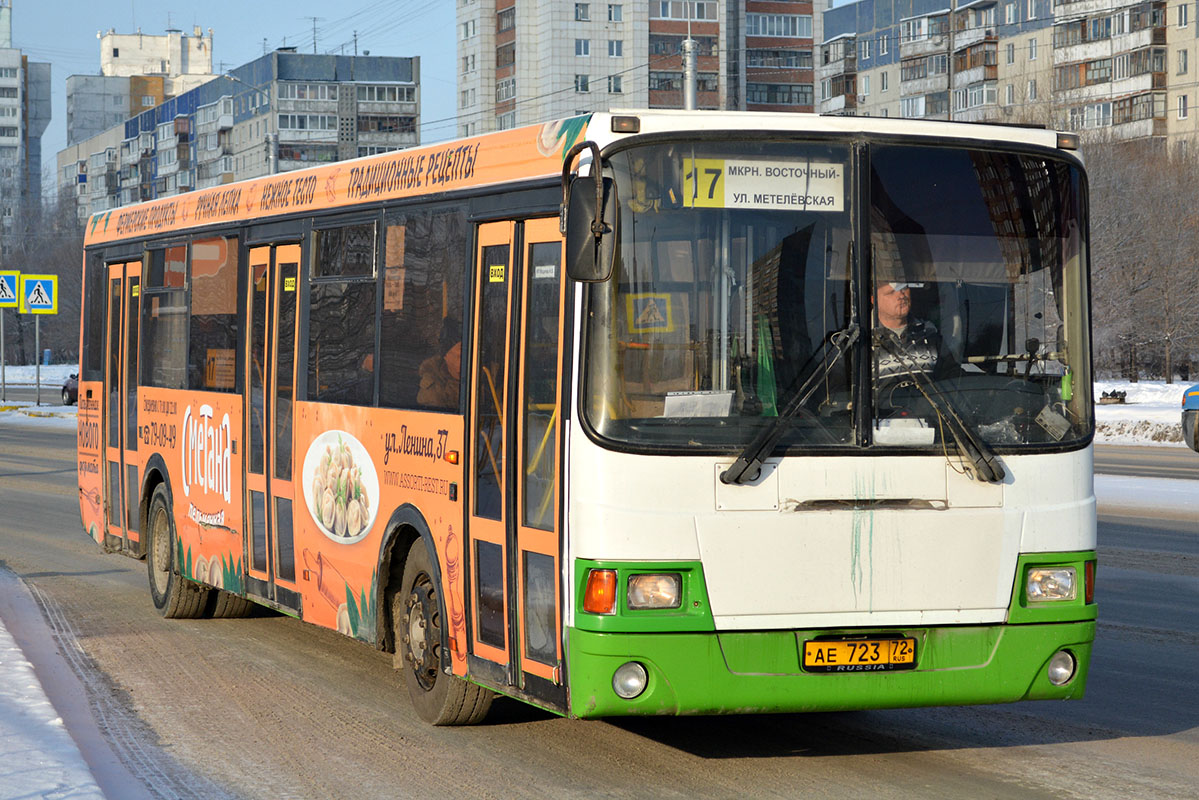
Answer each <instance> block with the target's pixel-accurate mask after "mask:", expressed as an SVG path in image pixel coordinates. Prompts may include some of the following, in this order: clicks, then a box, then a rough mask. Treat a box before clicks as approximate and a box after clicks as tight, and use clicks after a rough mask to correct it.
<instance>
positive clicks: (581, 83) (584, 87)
mask: <svg viewBox="0 0 1199 800" xmlns="http://www.w3.org/2000/svg"><path fill="white" fill-rule="evenodd" d="M575 91H576V92H590V91H591V78H590V77H589V76H587V75H575Z"/></svg>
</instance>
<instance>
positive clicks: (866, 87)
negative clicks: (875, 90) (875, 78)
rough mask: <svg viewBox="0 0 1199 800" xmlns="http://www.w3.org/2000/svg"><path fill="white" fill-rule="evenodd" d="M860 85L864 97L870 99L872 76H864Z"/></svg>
mask: <svg viewBox="0 0 1199 800" xmlns="http://www.w3.org/2000/svg"><path fill="white" fill-rule="evenodd" d="M858 84H859V85H860V86H861V87H862V97H869V96H870V76H869V75H863V76H862V80H861V81H859V82H858Z"/></svg>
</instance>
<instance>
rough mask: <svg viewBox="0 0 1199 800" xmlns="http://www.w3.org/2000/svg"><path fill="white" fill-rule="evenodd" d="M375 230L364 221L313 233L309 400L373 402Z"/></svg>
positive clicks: (309, 318)
mask: <svg viewBox="0 0 1199 800" xmlns="http://www.w3.org/2000/svg"><path fill="white" fill-rule="evenodd" d="M375 229H376V224H375V223H374V222H366V223H360V224H353V225H343V226H341V227H338V228H327V229H321V230H316V231H313V234H312V271H311V276H312V282H311V286H310V289H309V298H308V300H309V306H308V399H309V400H319V401H322V402H327V403H346V404H352V405H372V404H373V403H374V398H375V314H376V309H375V306H376V296H377V294H378V286H377V281H376V278H375Z"/></svg>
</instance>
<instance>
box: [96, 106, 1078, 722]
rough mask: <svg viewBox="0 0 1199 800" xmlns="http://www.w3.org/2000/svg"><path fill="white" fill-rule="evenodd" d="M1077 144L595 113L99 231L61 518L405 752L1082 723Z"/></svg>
mask: <svg viewBox="0 0 1199 800" xmlns="http://www.w3.org/2000/svg"><path fill="white" fill-rule="evenodd" d="M1077 148H1078V141H1077V138H1076V137H1075V136H1074V135H1071V134H1063V133H1058V132H1054V131H1048V130H1041V129H1034V128H1024V127H1014V126H999V125H983V124H961V123H946V122H930V121H912V120H889V119H867V118H856V117H823V116H817V115H809V114H758V113H723V112H722V113H716V112H703V111H696V112H691V111H663V110H653V111H648V110H647V111H630V112H626V113H615V112H612V113H594V114H587V115H582V116H577V117H574V118H570V119H565V120H560V121H556V122H552V123H546V124H542V125H536V126H532V127H526V128H518V129H510V130H505V131H499V132H495V133H489V134H485V135H481V136H477V137H473V138H467V139H463V140H459V141H454V142H450V143H443V144H435V145H428V146H421V147H416V148H412V149H408V150H402V151H397V152H391V153H384V154H380V155H374V156H369V157H365V158H359V159H357V160H350V161H344V162H336V163H330V164H326V165H321V166H318V167H314V168H312V169H306V170H301V171H296V172H288V173H285V174H279V175H268V176H264V177H261V178H257V179H253V180H249V181H244V182H239V183H230V184H227V185H222V186H217V187H213V188H205V189H201V190H197V191H193V192H188V193H185V194H181V195H177V196H172V197H167V198H162V199H157V200H151V201H148V202H144V203H141V204H138V205H133V206H128V207H122V208H116V209H113V210H109V211H104V212H103V213H99V214H96V215H94V216H92V217H91V219H90V221H89V222H88V224H87V234H86V244H85V253H84V256H83V270H84V273H85V281H84V299H83V303H82V309H83V310H82V324H81V346H80V353H81V363H80V382H79V421H78V468H79V490H80V511H81V515H82V522H83V527H84V529H85V531H86V532H87V533H88V534H89V535H90V537H91V538H92V539H94V540H95V542H96V543H97V544H98V545H99V546H101V547H103V548H104V549H105V550H107V551H111V552H117V553H122V554H125V555H127V556H131V557H134V558H144V559H145V561H146V565H147V572H148V580H149V588H150V595H151V598H152V600H153V605H154V607H155V608H156V609H157V611H158V612H159V613H161V614H162V615H163V616H165V617H172V618H198V617H213V616H217V617H225V616H238V615H244V614H246V613H247V612H248V611H250V610H251V609H252V608H254V607H255V606H257V605H261V606H267V607H269V608H272V609H276V610H278V611H280V612H283V613H285V614H288V615H292V616H294V617H297V618H299V619H302V620H305V621H307V622H311V623H313V624H315V625H320V626H323V627H326V628H330V629H335V630H337V631H339V632H341V633H343V634H345V635H346V636H348V637H352V638H353V639H356V640H359V641H361V642H363V643H365V644H366V645H368V646H371V647H374V648H377V649H379V650H381V651H384V652H388V653H391V654H393V663H394V665H395V668H396V670H397V671H398V672H399V673H400V676H401V678H402V683H403V684H404V685H405V687H406V689H407V692H408V693H409V695H410V697H411V700H412V704H413V706H414V707H415V709H416V711H417V712H418V714H419V716H420V717H421V718H423V719H424V720H427V721H428V722H431V723H434V724H469V723H475V722H478V721H479V720H481V719H482V718H483V717H484V715H485V714H486V712H487V710H488V707H489V705H490V704H491V702H492V700H493V699H494V698H495V697H496V696H498V695H505V696H509V697H512V698H516V699H519V700H522V701H526V702H528V703H531V704H534V705H536V706H538V707H541V708H543V709H547V710H549V711H551V712H554V713H556V714H560V715H564V716H569V717H573V718H595V717H606V716H619V715H649V714H657V715H661V714H674V715H686V714H722V713H761V712H801V711H820V710H854V709H874V708H890V707H915V706H930V705H960V704H976V703H1000V702H1013V701H1018V700H1025V699H1030V700H1031V699H1069V698H1078V697H1081V696H1082V694H1083V691H1084V688H1085V685H1086V679H1087V671H1088V667H1089V663H1090V656H1091V647H1092V642H1093V639H1094V635H1095V624H1096V618H1097V611H1096V604H1095V598H1094V583H1095V565H1096V556H1095V548H1096V507H1095V498H1094V491H1093V482H1092V447H1091V441H1092V436H1093V430H1094V415H1093V408H1092V397H1091V356H1090V323H1089V317H1088V313H1089V289H1088V272H1089V266H1088V247H1087V237H1088V229H1087V181H1086V174H1085V170H1084V167H1083V165H1082V162H1081V160H1080V158H1079V156H1078V152H1077Z"/></svg>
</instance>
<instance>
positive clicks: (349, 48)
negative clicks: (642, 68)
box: [12, 0, 457, 173]
mask: <svg viewBox="0 0 1199 800" xmlns="http://www.w3.org/2000/svg"><path fill="white" fill-rule="evenodd" d="M12 5H13V12H12V18H13V19H12V40H13V41H12V43H13V47H17V48H20V49H21V50H23V51H24V53H25V55H27V56H28V57H29V59H30V60H31V61H41V62H49V63H50V64H51V65H52V67H51V82H52V86H53V88H52V104H53V108H52V117H51V120H50V127H49V128H47V129H46V133H45V134H44V135H43V136H42V171H43V173H45V172H46V170H47V169H49V170H51V171H53V169H54V163H55V157H56V155H57V153H58V151H59V150H62V149H63V148H65V147H66V144H67V130H66V124H67V123H66V119H67V112H66V102H67V101H66V81H67V76H69V75H99V74H100V41H99V39H98V38H97V36H96V34H97V32H98V31H108V30H109V29H110V28H115V29H116V32H117V33H135V32H136V31H137V29H138V28H141V30H142V33H146V34H156V35H162V34H163V33H164V32H165V31H166V29H167V28H179V29H180V30H182V31H184V32H185V33H189V34H190V32H191V31H192V29H193V27H194V26H196V25H199V26H200V27H201V28H202V29H203V30H204V31H205V32H207V30H208V29H209V28H212V32H213V48H212V49H213V71H214V72H217V73H220V72H223V71H225V70H229V69H233V68H234V67H238V66H241V65H242V64H245V63H246V62H248V61H253V60H254V59H256V58H258V57H260V56H261V55H262V54H263V52H264V48H265V49H266V51H268V52H269V51H270V50H273V49H275V48H277V47H283V46H285V45H286V46H295V47H296V48H297V49H298V50H299V52H302V53H311V52H313V26H314V20H313V18H314V17H315V18H316V19H315V28H316V52H318V53H327V52H335V53H341V52H344V53H346V54H353V52H354V33H355V32H357V34H358V52H359V53H363V52H364V51H368V50H369V51H370V54H371V55H374V56H420V59H421V141H422V143H425V144H429V143H433V142H438V141H443V140H445V139H450V138H453V136H454V135H455V132H456V124H455V121H454V113H455V96H456V93H457V86H456V80H455V79H456V72H455V69H454V64H455V62H456V60H457V52H456V47H457V40H456V39H455V37H454V25H455V8H456V7H457V3H456V2H454V0H341V2H332V3H330V2H328V0H324V1H323V2H316V1H315V0H287V1H286V2H278V0H262V1H260V2H256V1H255V0H238V1H237V2H229V0H207V1H206V2H203V1H200V0H166V1H165V2H164V0H12Z"/></svg>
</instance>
